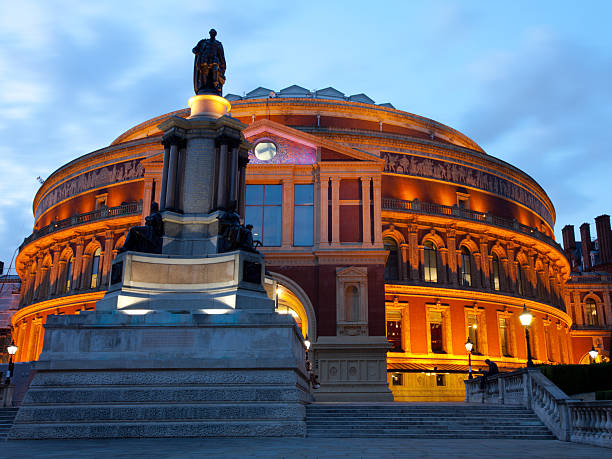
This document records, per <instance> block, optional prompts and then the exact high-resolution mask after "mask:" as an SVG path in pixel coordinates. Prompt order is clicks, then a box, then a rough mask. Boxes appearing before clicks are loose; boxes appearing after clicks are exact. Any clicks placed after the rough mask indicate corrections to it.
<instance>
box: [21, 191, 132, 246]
mask: <svg viewBox="0 0 612 459" xmlns="http://www.w3.org/2000/svg"><path fill="white" fill-rule="evenodd" d="M141 213H142V202H140V201H139V202H130V203H128V204H122V205H120V206H117V207H101V208H100V209H96V210H92V211H91V212H86V213H84V214H76V215H73V216H72V217H69V218H65V219H63V220H55V221H53V222H52V223H51V224H49V225H47V226H43V227H42V228H40V229H38V230H35V231H34V232H33V233H32V234H30V235H29V236H28V237H26V238H25V239H24V240H23V243H22V244H21V245H20V246H19V251H21V249H23V248H24V247H25V246H26V245H28V244H29V243H30V242H32V241H35V240H36V239H39V238H41V237H43V236H47V235H49V234H51V233H54V232H56V231H61V230H63V229H66V228H70V227H73V226H78V225H83V224H85V223H91V222H95V221H98V220H106V219H108V218H115V217H127V216H130V215H140V214H141Z"/></svg>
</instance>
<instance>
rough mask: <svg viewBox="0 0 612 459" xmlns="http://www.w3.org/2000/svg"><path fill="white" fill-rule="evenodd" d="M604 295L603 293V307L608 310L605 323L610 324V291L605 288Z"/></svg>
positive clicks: (611, 320)
mask: <svg viewBox="0 0 612 459" xmlns="http://www.w3.org/2000/svg"><path fill="white" fill-rule="evenodd" d="M602 295H603V307H604V309H605V312H606V324H605V325H610V324H612V305H611V304H610V292H608V291H605V290H604V291H603V292H602Z"/></svg>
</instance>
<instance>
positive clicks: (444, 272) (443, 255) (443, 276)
mask: <svg viewBox="0 0 612 459" xmlns="http://www.w3.org/2000/svg"><path fill="white" fill-rule="evenodd" d="M438 252H440V266H439V267H438V275H439V276H440V277H439V279H438V282H440V283H441V284H448V249H447V248H446V247H442V248H441V249H439V250H438Z"/></svg>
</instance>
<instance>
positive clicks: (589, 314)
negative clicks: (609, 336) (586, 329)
mask: <svg viewBox="0 0 612 459" xmlns="http://www.w3.org/2000/svg"><path fill="white" fill-rule="evenodd" d="M584 315H585V323H586V324H587V325H591V326H593V327H597V326H599V318H598V317H597V304H596V303H595V300H594V299H593V298H587V299H586V301H585V302H584Z"/></svg>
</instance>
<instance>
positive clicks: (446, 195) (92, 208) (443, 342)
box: [12, 86, 590, 401]
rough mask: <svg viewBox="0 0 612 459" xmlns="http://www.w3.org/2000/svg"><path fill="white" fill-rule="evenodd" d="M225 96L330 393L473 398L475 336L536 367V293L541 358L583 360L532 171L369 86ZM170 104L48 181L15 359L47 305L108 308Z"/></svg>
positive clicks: (34, 334)
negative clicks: (113, 269) (114, 264)
mask: <svg viewBox="0 0 612 459" xmlns="http://www.w3.org/2000/svg"><path fill="white" fill-rule="evenodd" d="M227 99H228V100H229V101H231V116H232V117H234V118H237V119H238V120H240V121H242V122H243V123H245V124H246V125H247V127H246V128H245V130H244V136H245V138H246V140H247V141H248V142H249V143H251V144H252V150H251V152H250V153H249V164H248V166H247V175H246V187H247V190H246V206H245V211H244V213H245V223H251V224H253V225H254V229H253V233H254V237H255V239H257V240H259V241H261V243H262V244H263V245H262V247H261V248H260V251H261V252H262V253H263V254H265V259H266V269H267V271H268V274H267V288H268V292H269V295H270V296H271V297H272V298H274V299H275V300H276V301H277V305H278V306H277V307H278V311H279V312H280V313H288V314H291V315H293V317H295V319H296V321H297V322H298V324H299V325H300V326H301V328H302V332H303V334H304V335H308V337H309V340H310V341H311V342H312V349H311V359H312V360H314V364H315V371H316V372H317V373H318V374H319V376H320V380H321V383H322V389H324V388H325V387H329V388H334V389H333V390H336V391H337V392H338V394H339V393H341V392H342V391H343V390H346V391H347V392H351V390H352V391H353V392H360V393H362V395H363V394H366V395H365V396H363V397H362V399H364V398H367V392H368V385H370V384H371V385H372V387H374V386H376V381H378V382H380V380H381V378H382V380H383V382H384V381H387V382H388V387H389V388H390V389H391V391H392V393H393V396H394V398H395V400H398V401H404V400H462V399H463V396H464V388H463V380H464V379H466V377H467V373H468V353H467V351H466V347H465V343H466V341H467V339H468V338H469V339H470V341H471V342H472V343H473V349H472V367H473V369H474V370H475V371H476V370H479V369H484V368H485V367H486V365H485V364H484V360H485V359H486V358H490V359H491V360H493V361H495V362H497V363H498V365H499V367H500V369H501V370H502V371H503V370H504V369H506V370H510V369H514V368H518V367H521V366H524V365H525V363H526V358H527V347H526V340H525V332H524V328H523V326H522V325H521V323H520V321H519V315H520V314H521V312H522V310H523V308H524V307H525V306H526V307H527V308H528V310H529V311H531V312H532V314H533V316H534V319H533V322H532V325H531V347H532V354H533V359H534V361H535V363H541V362H543V363H548V362H553V363H574V362H579V361H581V360H582V359H583V358H584V356H585V355H586V353H587V352H588V350H589V349H590V342H586V341H585V344H584V345H581V346H574V345H573V343H572V340H571V336H570V335H571V333H570V331H571V328H572V324H573V323H574V319H575V318H574V317H573V312H572V311H566V308H565V301H564V286H565V284H566V282H567V281H568V279H569V276H570V265H569V262H568V260H567V258H566V256H565V255H564V253H563V250H562V248H561V247H560V246H559V244H557V243H556V242H555V240H554V236H553V225H554V224H555V210H554V207H553V204H552V202H551V200H550V199H549V197H548V196H547V194H546V192H545V191H544V190H543V189H542V188H541V187H540V186H539V185H538V184H537V183H536V182H535V180H534V179H532V178H531V177H530V176H529V175H527V174H526V173H525V172H523V171H521V170H519V169H517V168H516V167H514V166H512V165H511V164H508V163H506V162H504V161H502V160H500V159H497V158H495V157H493V156H490V155H488V154H487V153H485V152H484V151H483V150H482V149H481V148H480V147H479V146H478V144H476V143H475V142H474V141H473V140H471V139H469V138H468V137H466V136H465V135H463V134H461V133H460V132H458V131H456V130H454V129H452V128H450V127H448V126H445V125H443V124H440V123H438V122H436V121H433V120H430V119H427V118H424V117H421V116H417V115H413V114H411V113H407V112H404V111H401V110H397V109H395V108H394V107H393V106H392V105H391V104H382V105H376V104H375V103H374V101H372V100H371V99H370V98H369V97H367V96H366V95H365V94H358V95H353V96H350V97H348V96H345V95H344V94H342V93H341V92H340V91H337V90H336V89H333V88H327V89H324V90H320V91H315V92H311V91H308V90H306V89H304V88H301V87H299V86H291V87H288V88H286V89H283V90H281V91H279V92H277V93H274V92H273V91H271V90H270V89H266V88H258V89H256V90H254V91H251V92H250V93H248V94H246V96H245V97H239V96H235V95H228V96H227ZM170 115H177V116H182V117H186V116H188V115H189V111H188V109H185V110H179V111H177V112H173V113H168V114H164V115H160V116H158V117H156V118H153V119H150V120H148V121H145V122H143V123H141V124H139V125H138V126H135V127H133V128H131V129H130V130H128V131H126V132H125V133H123V134H121V135H120V136H119V137H118V138H117V139H116V140H115V141H114V142H113V143H112V144H111V145H109V146H108V147H106V148H102V149H100V150H97V151H94V152H92V153H89V154H86V155H84V156H81V157H79V158H76V159H74V160H73V161H71V162H70V163H68V164H65V165H63V166H62V167H60V168H59V169H58V170H57V171H55V172H54V173H53V174H51V176H50V177H49V178H48V179H47V180H46V181H45V182H44V184H43V185H42V186H41V188H40V189H39V191H38V193H37V194H36V197H35V199H34V204H33V211H34V215H35V224H34V230H33V233H32V234H31V235H30V236H29V237H27V238H26V239H25V241H24V243H23V245H22V246H21V248H20V250H19V255H18V257H17V261H16V268H17V271H18V274H19V276H20V278H21V279H22V289H21V299H20V309H19V310H18V312H17V313H15V315H14V316H13V318H12V325H13V337H14V339H15V343H16V344H17V345H18V347H19V351H18V353H17V356H16V359H17V361H19V362H26V361H33V360H36V359H37V358H38V355H39V354H40V352H41V350H42V348H43V336H44V328H43V325H44V324H45V321H46V318H47V316H48V315H50V314H78V313H79V312H80V311H82V310H91V309H94V308H95V303H96V301H98V300H99V299H101V298H102V296H103V295H104V291H105V286H106V285H107V284H108V280H109V279H108V278H109V268H110V266H111V260H112V259H113V257H115V256H116V254H117V251H118V249H119V248H120V247H121V245H122V244H123V241H124V239H125V235H126V233H127V231H128V229H129V228H130V227H132V226H135V225H141V224H142V222H143V221H144V218H145V216H146V215H148V210H149V208H150V204H151V202H152V201H159V194H160V188H161V173H162V163H163V156H164V146H163V145H162V143H161V132H160V130H159V129H158V127H157V126H158V125H159V124H160V123H161V122H162V121H163V120H164V119H166V118H167V117H168V116H170ZM385 354H386V359H385ZM355 387H359V388H360V389H358V390H356V389H355ZM385 390H387V389H386V388H385ZM337 398H338V399H341V398H342V397H341V396H340V395H338V397H337Z"/></svg>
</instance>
